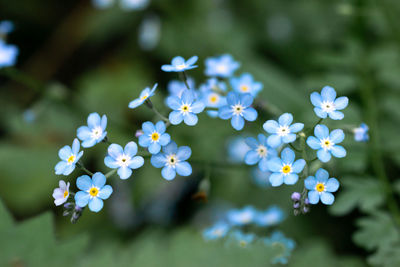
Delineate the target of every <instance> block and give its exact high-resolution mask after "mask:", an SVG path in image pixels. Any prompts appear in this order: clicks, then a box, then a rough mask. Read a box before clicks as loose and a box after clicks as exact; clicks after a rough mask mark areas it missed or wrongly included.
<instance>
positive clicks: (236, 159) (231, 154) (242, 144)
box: [227, 136, 250, 163]
mask: <svg viewBox="0 0 400 267" xmlns="http://www.w3.org/2000/svg"><path fill="white" fill-rule="evenodd" d="M227 150H228V160H229V161H231V162H233V163H241V162H243V161H244V157H245V156H246V153H247V152H248V151H249V150H250V147H249V146H248V145H247V144H246V139H245V138H243V137H240V136H239V137H235V138H233V139H229V140H228V143H227Z"/></svg>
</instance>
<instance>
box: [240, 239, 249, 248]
mask: <svg viewBox="0 0 400 267" xmlns="http://www.w3.org/2000/svg"><path fill="white" fill-rule="evenodd" d="M239 245H240V246H241V247H245V246H247V242H246V241H244V240H240V242H239Z"/></svg>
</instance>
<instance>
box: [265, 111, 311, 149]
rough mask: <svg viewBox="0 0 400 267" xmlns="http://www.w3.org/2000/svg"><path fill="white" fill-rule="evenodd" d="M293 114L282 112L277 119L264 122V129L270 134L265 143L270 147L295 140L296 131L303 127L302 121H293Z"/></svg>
mask: <svg viewBox="0 0 400 267" xmlns="http://www.w3.org/2000/svg"><path fill="white" fill-rule="evenodd" d="M292 122H293V115H292V114H290V113H284V114H282V115H281V116H280V117H279V119H278V121H274V120H268V121H266V122H265V123H264V125H263V128H264V130H265V131H266V132H267V133H269V134H271V135H270V136H269V137H268V140H267V144H268V145H269V146H270V147H274V148H275V147H278V146H280V145H281V144H282V143H284V144H288V143H292V142H294V141H295V140H296V133H298V132H300V131H301V130H303V128H304V124H303V123H293V124H292Z"/></svg>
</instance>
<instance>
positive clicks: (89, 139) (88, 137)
mask: <svg viewBox="0 0 400 267" xmlns="http://www.w3.org/2000/svg"><path fill="white" fill-rule="evenodd" d="M87 124H88V126H81V127H79V128H78V130H77V136H78V138H79V139H81V141H82V147H92V146H94V145H95V144H97V143H100V142H101V141H103V139H104V138H105V137H106V136H107V132H106V127H107V116H106V115H103V117H101V118H100V115H99V114H98V113H91V114H89V117H88V119H87Z"/></svg>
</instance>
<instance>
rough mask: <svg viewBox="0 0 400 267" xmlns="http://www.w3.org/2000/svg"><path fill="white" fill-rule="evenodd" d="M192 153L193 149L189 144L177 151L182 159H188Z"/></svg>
mask: <svg viewBox="0 0 400 267" xmlns="http://www.w3.org/2000/svg"><path fill="white" fill-rule="evenodd" d="M191 155H192V150H191V149H190V147H188V146H181V147H179V148H178V152H177V153H176V157H177V159H178V160H180V161H184V160H187V159H188V158H190V156H191Z"/></svg>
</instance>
